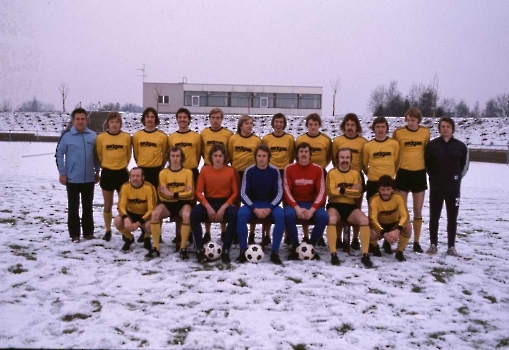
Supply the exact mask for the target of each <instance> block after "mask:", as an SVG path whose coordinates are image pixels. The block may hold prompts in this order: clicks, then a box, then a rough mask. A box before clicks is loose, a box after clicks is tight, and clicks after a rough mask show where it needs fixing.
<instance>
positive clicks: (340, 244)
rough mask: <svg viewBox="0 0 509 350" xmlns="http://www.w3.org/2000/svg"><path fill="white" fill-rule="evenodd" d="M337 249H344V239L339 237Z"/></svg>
mask: <svg viewBox="0 0 509 350" xmlns="http://www.w3.org/2000/svg"><path fill="white" fill-rule="evenodd" d="M336 249H343V241H342V240H340V239H339V238H338V239H337V240H336Z"/></svg>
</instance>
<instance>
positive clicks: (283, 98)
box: [276, 94, 299, 108]
mask: <svg viewBox="0 0 509 350" xmlns="http://www.w3.org/2000/svg"><path fill="white" fill-rule="evenodd" d="M276 108H299V95H297V94H276Z"/></svg>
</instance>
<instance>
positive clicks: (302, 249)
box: [297, 242, 315, 260]
mask: <svg viewBox="0 0 509 350" xmlns="http://www.w3.org/2000/svg"><path fill="white" fill-rule="evenodd" d="M297 254H299V259H300V260H311V259H313V257H314V256H315V247H313V245H312V244H309V243H306V242H302V243H301V244H299V246H298V247H297Z"/></svg>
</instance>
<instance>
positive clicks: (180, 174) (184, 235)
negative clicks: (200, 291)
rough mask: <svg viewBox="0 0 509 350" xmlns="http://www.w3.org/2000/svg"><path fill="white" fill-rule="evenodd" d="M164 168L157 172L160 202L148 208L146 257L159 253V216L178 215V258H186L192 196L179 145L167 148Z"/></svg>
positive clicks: (190, 176)
mask: <svg viewBox="0 0 509 350" xmlns="http://www.w3.org/2000/svg"><path fill="white" fill-rule="evenodd" d="M168 160H169V162H170V165H169V167H168V168H166V169H164V170H162V171H161V172H160V173H159V187H158V189H157V192H158V194H159V200H160V201H161V203H160V204H158V205H157V207H156V208H155V209H154V211H153V212H152V220H151V221H152V223H151V224H150V229H151V231H152V236H153V244H154V248H153V249H152V251H150V252H149V253H148V254H147V255H146V257H148V258H151V257H154V256H160V255H161V254H160V250H159V237H161V220H162V219H164V218H167V217H169V216H173V215H178V216H180V217H181V218H182V231H181V233H180V234H181V241H180V242H181V243H180V258H181V259H182V260H188V259H189V256H188V255H187V251H186V245H187V239H188V238H189V233H190V232H191V227H190V226H189V218H190V216H191V201H192V200H193V198H194V183H193V173H192V172H191V170H189V169H186V168H184V166H183V164H184V160H185V155H184V152H183V151H182V149H180V148H179V147H172V148H170V151H169V155H168Z"/></svg>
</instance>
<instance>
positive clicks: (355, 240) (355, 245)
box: [350, 239, 361, 250]
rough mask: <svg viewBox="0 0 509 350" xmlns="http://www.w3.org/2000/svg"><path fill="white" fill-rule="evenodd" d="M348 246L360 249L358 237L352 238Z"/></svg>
mask: <svg viewBox="0 0 509 350" xmlns="http://www.w3.org/2000/svg"><path fill="white" fill-rule="evenodd" d="M350 248H352V249H353V250H360V249H361V243H360V242H359V240H358V239H353V240H352V244H350Z"/></svg>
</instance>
